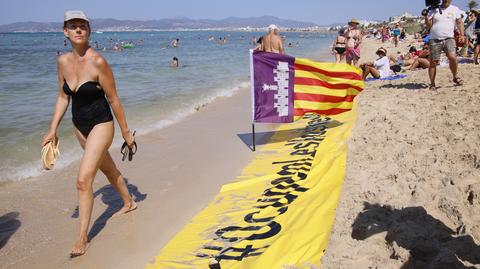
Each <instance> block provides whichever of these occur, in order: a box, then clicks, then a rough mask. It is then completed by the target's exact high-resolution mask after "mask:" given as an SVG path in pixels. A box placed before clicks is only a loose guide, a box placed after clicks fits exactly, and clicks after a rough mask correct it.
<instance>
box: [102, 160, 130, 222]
mask: <svg viewBox="0 0 480 269" xmlns="http://www.w3.org/2000/svg"><path fill="white" fill-rule="evenodd" d="M100 170H101V171H102V172H103V174H105V176H106V177H107V179H108V181H109V182H110V184H112V186H113V188H115V190H116V191H117V192H118V194H119V195H120V197H121V198H122V200H123V207H122V208H121V209H120V210H118V211H117V212H116V213H115V214H113V216H112V217H116V216H118V215H122V214H125V213H128V212H130V211H132V210H135V209H136V208H137V204H136V203H135V201H134V200H133V198H132V196H131V195H130V193H129V192H128V188H127V184H126V183H125V180H124V178H123V176H122V174H121V173H120V171H118V169H117V166H116V165H115V163H114V162H113V159H112V156H110V153H108V152H107V155H106V156H105V159H104V160H103V163H102V165H100Z"/></svg>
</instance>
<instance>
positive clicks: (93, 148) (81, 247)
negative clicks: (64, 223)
mask: <svg viewBox="0 0 480 269" xmlns="http://www.w3.org/2000/svg"><path fill="white" fill-rule="evenodd" d="M113 133H114V127H113V122H106V123H101V124H97V125H96V126H95V127H94V128H93V130H92V131H91V132H90V134H89V136H88V138H85V137H84V136H83V135H82V134H81V133H80V131H78V130H76V131H75V134H76V136H77V139H78V141H79V143H80V145H81V146H82V148H83V149H84V154H83V157H82V160H81V162H80V170H79V173H78V177H77V192H78V208H79V220H80V236H79V239H78V241H77V242H76V243H75V245H74V247H73V249H72V251H71V252H70V255H72V256H79V255H83V254H85V251H86V249H87V244H88V228H89V226H90V218H91V215H92V207H93V188H92V183H93V180H94V178H95V175H96V173H97V171H98V169H99V168H100V169H101V170H102V172H103V173H104V174H105V175H106V176H107V178H108V180H109V181H110V183H111V184H112V186H113V187H114V188H115V189H116V190H117V192H118V193H119V194H120V196H121V197H122V200H123V202H124V207H123V208H122V209H121V210H120V211H119V212H121V211H122V212H121V213H126V212H128V211H131V210H133V209H135V208H136V205H135V202H133V199H132V198H131V196H130V194H129V193H128V189H127V186H126V184H125V181H124V180H123V177H122V176H121V174H120V172H119V171H118V169H117V168H116V166H115V163H113V160H112V158H111V156H110V154H109V153H108V148H109V147H110V145H111V144H112V140H113ZM119 212H117V214H119Z"/></svg>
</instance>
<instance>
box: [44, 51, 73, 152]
mask: <svg viewBox="0 0 480 269" xmlns="http://www.w3.org/2000/svg"><path fill="white" fill-rule="evenodd" d="M62 58H63V57H62V56H60V57H58V58H57V70H58V96H57V101H56V102H55V110H54V112H53V117H52V121H51V123H50V129H49V130H48V133H47V134H46V135H45V136H44V137H43V141H42V147H43V146H45V144H47V143H48V142H50V141H54V142H56V141H57V140H58V139H57V128H58V125H60V122H61V121H62V118H63V115H64V114H65V111H66V110H67V107H68V103H69V102H70V98H69V97H68V95H66V94H65V92H63V89H62V87H63V83H64V79H63V72H62V64H61V61H62Z"/></svg>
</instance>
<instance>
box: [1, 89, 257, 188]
mask: <svg viewBox="0 0 480 269" xmlns="http://www.w3.org/2000/svg"><path fill="white" fill-rule="evenodd" d="M249 86H250V82H249V81H243V82H240V83H238V84H237V85H235V86H233V87H230V88H220V89H218V90H214V91H213V94H212V95H210V96H207V97H205V98H203V99H201V100H199V101H198V102H195V103H194V104H192V105H190V106H188V107H186V108H184V109H183V110H181V111H180V112H177V113H175V115H170V116H169V117H167V118H166V119H163V120H160V121H157V122H154V123H151V124H148V125H147V126H140V127H138V128H136V130H137V134H138V135H143V134H147V133H150V132H153V131H156V130H159V129H162V128H165V127H168V126H170V125H173V124H175V123H177V122H180V121H181V120H183V119H184V118H186V117H187V116H189V115H192V114H194V113H195V112H197V111H198V109H201V108H202V107H205V106H207V105H208V104H211V103H212V102H214V101H215V100H216V99H218V98H221V97H231V96H233V95H234V94H235V93H237V92H238V91H240V90H241V89H245V88H248V87H249ZM197 108H198V109H197ZM117 131H118V130H117ZM122 143H123V140H122V139H121V138H120V139H114V142H113V144H112V146H111V148H110V150H112V148H118V147H120V146H121V144H122ZM68 147H69V148H70V149H67V147H63V148H62V147H61V149H60V150H61V153H60V157H59V158H58V160H57V162H56V164H55V167H54V170H60V169H64V168H66V167H67V166H69V165H71V164H72V163H73V162H75V161H77V160H79V159H80V158H81V157H82V153H83V151H82V150H81V149H80V146H79V145H78V144H75V143H74V145H73V146H70V145H69V146H68ZM48 173H52V171H45V170H43V169H42V164H41V162H40V152H39V159H38V160H36V161H33V162H29V163H26V164H23V165H20V166H16V167H2V174H1V175H0V176H1V178H0V184H1V183H4V182H13V181H21V180H25V179H31V178H34V177H38V176H43V175H46V174H48Z"/></svg>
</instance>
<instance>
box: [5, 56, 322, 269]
mask: <svg viewBox="0 0 480 269" xmlns="http://www.w3.org/2000/svg"><path fill="white" fill-rule="evenodd" d="M312 54H313V55H314V56H313V57H312V59H315V60H319V59H320V58H321V55H326V54H323V53H322V50H321V49H319V50H318V51H317V52H314V53H312ZM250 109H251V104H250V90H249V89H247V88H242V89H240V90H238V91H236V92H235V93H233V94H232V96H226V97H218V98H215V99H214V100H213V101H212V102H211V103H209V104H208V105H206V106H202V107H200V108H199V110H198V111H196V112H194V113H192V114H189V115H187V116H186V117H185V118H183V119H182V120H180V121H178V122H176V123H173V124H171V125H169V126H166V127H163V128H161V129H158V130H155V131H152V132H149V133H147V134H143V135H142V134H141V135H138V136H137V142H138V144H139V151H138V153H137V154H136V155H135V157H134V161H133V162H131V163H128V162H121V161H120V159H121V155H120V153H119V148H118V147H117V146H112V148H111V149H110V153H111V154H112V157H113V158H114V160H115V162H116V164H117V165H118V166H119V169H120V171H121V172H122V173H123V174H124V176H125V177H126V178H127V179H128V183H129V185H128V186H129V190H130V191H131V192H132V194H133V195H134V198H135V199H137V200H139V201H138V202H137V204H138V206H139V207H138V209H137V210H135V211H134V212H131V213H129V214H127V215H125V216H121V217H119V218H116V219H109V217H110V216H111V214H113V213H114V211H115V210H116V208H117V207H118V206H119V205H121V201H119V200H118V197H117V196H116V194H115V193H114V191H113V190H112V189H111V188H110V187H109V184H108V182H107V181H106V179H105V178H104V176H103V175H102V174H101V173H98V174H97V177H96V179H95V181H94V192H95V193H96V196H95V203H94V209H93V215H92V227H93V228H92V231H93V233H92V232H91V233H92V234H93V239H92V241H91V244H90V247H89V250H88V253H87V255H85V256H82V257H78V258H76V259H73V260H70V259H69V258H68V252H69V251H70V249H71V247H72V245H73V243H74V242H75V240H76V234H77V229H78V219H77V218H76V206H77V204H76V189H75V178H76V173H77V171H78V165H79V164H78V161H74V162H73V163H71V164H70V165H68V166H67V167H65V168H63V169H57V170H53V171H51V172H48V173H44V174H42V175H41V176H39V177H34V178H30V179H27V180H23V181H20V182H7V183H4V184H2V188H0V203H1V204H2V211H0V217H2V221H3V223H7V225H9V224H11V223H16V225H14V229H12V230H9V231H7V240H6V241H5V242H6V245H5V246H4V247H3V248H2V249H1V251H0V264H1V266H0V267H1V268H6V269H7V268H8V269H10V268H94V267H98V268H142V267H143V266H145V265H146V264H148V263H149V262H151V260H152V259H153V258H154V257H155V255H156V254H158V251H160V250H161V249H162V247H163V246H164V245H165V244H166V243H167V242H168V241H169V240H170V239H171V238H172V237H173V236H175V235H176V234H177V232H178V231H180V230H181V229H182V228H183V227H184V226H185V224H187V223H188V222H189V221H190V220H191V218H192V217H193V216H195V215H196V214H197V213H198V212H199V211H200V210H201V209H203V208H204V207H205V206H206V205H207V204H208V203H209V202H210V201H211V199H212V198H213V197H214V196H215V195H216V194H217V193H218V191H219V190H220V188H221V187H222V186H223V185H224V184H226V183H229V182H231V181H232V180H233V179H234V178H235V177H236V176H238V175H239V174H240V172H241V171H242V170H243V168H244V167H245V166H246V165H247V164H248V163H250V161H251V160H252V158H254V156H255V154H254V153H252V152H251V150H250V148H249V146H250V143H251V142H250V141H251V135H250V132H251V121H250V117H251V112H250ZM66 124H68V123H66ZM276 126H277V125H275V124H258V125H257V126H256V136H257V137H256V141H257V146H258V147H261V146H262V144H263V143H265V142H266V141H267V140H268V138H269V137H270V136H271V135H272V134H273V133H272V132H271V131H272V130H273V129H274V128H275V127H276ZM117 131H118V130H117ZM114 140H115V141H117V140H119V137H118V132H117V137H116V138H115V139H114ZM74 146H75V147H77V149H76V150H78V151H81V149H80V147H79V146H78V145H74ZM107 220H108V222H106V221H107ZM1 224H2V223H0V225H1Z"/></svg>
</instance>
